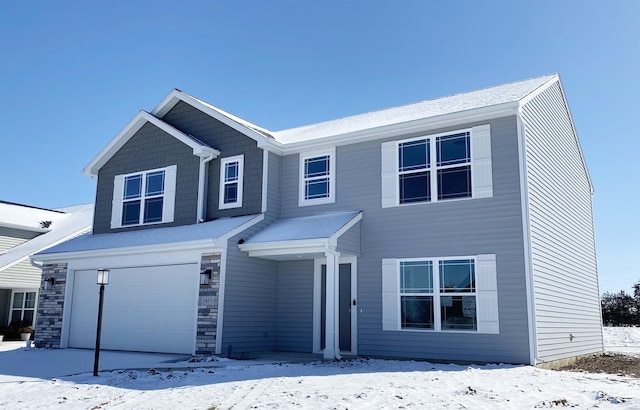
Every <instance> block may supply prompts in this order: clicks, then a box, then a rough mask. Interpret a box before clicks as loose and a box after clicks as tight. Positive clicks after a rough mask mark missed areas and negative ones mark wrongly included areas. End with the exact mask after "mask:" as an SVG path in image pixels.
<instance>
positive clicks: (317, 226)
mask: <svg viewBox="0 0 640 410" xmlns="http://www.w3.org/2000/svg"><path fill="white" fill-rule="evenodd" d="M359 213H360V212H359V211H348V212H330V213H324V214H319V215H312V216H303V217H300V218H289V219H280V220H278V221H276V222H274V223H273V224H271V225H269V226H268V227H267V228H265V229H263V230H262V231H260V232H258V233H257V234H255V235H254V236H252V237H251V238H250V239H249V240H247V241H246V242H245V243H247V244H256V243H264V242H281V241H295V240H301V239H319V238H329V237H330V236H332V235H333V234H335V233H336V232H338V231H339V230H340V228H342V227H343V226H345V225H346V224H347V223H349V221H351V220H352V219H353V218H355V217H356V216H357V215H358V214H359Z"/></svg>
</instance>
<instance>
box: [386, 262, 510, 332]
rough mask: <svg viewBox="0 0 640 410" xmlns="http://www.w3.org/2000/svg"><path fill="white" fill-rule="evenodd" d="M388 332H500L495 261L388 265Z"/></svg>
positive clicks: (397, 263)
mask: <svg viewBox="0 0 640 410" xmlns="http://www.w3.org/2000/svg"><path fill="white" fill-rule="evenodd" d="M382 275H383V278H382V283H383V285H382V288H383V290H382V310H383V329H384V330H413V331H416V330H430V331H472V332H473V331H475V332H480V333H497V332H498V307H497V303H498V299H497V283H496V263H495V255H493V254H491V255H476V256H461V257H446V258H419V259H383V261H382Z"/></svg>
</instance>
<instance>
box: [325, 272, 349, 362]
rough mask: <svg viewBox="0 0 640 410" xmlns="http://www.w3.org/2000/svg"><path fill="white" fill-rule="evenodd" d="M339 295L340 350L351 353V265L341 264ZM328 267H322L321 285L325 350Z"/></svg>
mask: <svg viewBox="0 0 640 410" xmlns="http://www.w3.org/2000/svg"><path fill="white" fill-rule="evenodd" d="M338 281H339V288H340V289H339V294H338V309H339V311H340V314H339V323H338V326H339V329H340V343H339V348H340V350H341V351H343V352H350V351H351V264H350V263H341V264H340V269H339V271H338ZM326 284H327V265H322V280H321V284H320V303H321V310H320V348H321V349H324V348H325V335H326V323H327V321H326V314H327V295H326Z"/></svg>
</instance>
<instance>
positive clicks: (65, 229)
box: [0, 204, 93, 271]
mask: <svg viewBox="0 0 640 410" xmlns="http://www.w3.org/2000/svg"><path fill="white" fill-rule="evenodd" d="M29 211H30V209H28V208H27V209H25V212H29ZM54 212H55V213H56V214H57V215H54V216H56V217H55V218H52V219H50V220H51V225H50V227H49V229H48V232H46V233H43V234H42V235H39V236H37V237H35V238H33V239H30V240H28V241H26V242H24V243H21V244H20V245H18V246H15V247H13V248H11V249H9V250H8V251H7V252H5V253H2V254H0V271H3V270H5V269H8V268H10V267H12V266H14V265H16V264H18V263H20V262H22V261H24V260H26V259H27V258H28V257H29V256H30V255H33V254H34V253H37V252H41V251H44V250H46V249H47V248H50V247H53V246H55V245H58V244H60V243H63V242H64V241H67V240H69V239H71V238H74V237H76V236H78V235H81V234H83V233H85V232H88V231H90V230H91V224H92V222H93V204H85V205H78V206H72V207H67V208H60V209H56V210H54Z"/></svg>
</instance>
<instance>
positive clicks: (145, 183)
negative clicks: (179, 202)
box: [111, 165, 176, 228]
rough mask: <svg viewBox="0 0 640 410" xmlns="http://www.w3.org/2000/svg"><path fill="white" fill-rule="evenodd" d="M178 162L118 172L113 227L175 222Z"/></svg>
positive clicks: (112, 217) (114, 196) (114, 195)
mask: <svg viewBox="0 0 640 410" xmlns="http://www.w3.org/2000/svg"><path fill="white" fill-rule="evenodd" d="M175 180H176V166H175V165H173V166H170V167H167V168H161V169H154V170H149V171H142V172H137V173H132V174H125V175H117V176H116V177H115V179H114V184H113V185H114V188H113V205H112V211H111V227H112V228H119V227H124V226H135V225H145V224H154V223H163V222H173V209H174V201H175Z"/></svg>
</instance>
